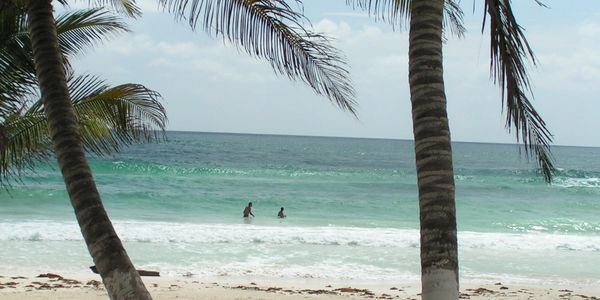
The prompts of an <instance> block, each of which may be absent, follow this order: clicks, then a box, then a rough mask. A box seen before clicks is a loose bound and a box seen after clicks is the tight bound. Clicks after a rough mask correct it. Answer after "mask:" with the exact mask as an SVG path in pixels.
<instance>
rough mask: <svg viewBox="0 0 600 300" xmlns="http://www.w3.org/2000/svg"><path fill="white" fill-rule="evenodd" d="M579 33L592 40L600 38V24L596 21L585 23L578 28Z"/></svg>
mask: <svg viewBox="0 0 600 300" xmlns="http://www.w3.org/2000/svg"><path fill="white" fill-rule="evenodd" d="M577 33H579V34H580V35H583V36H586V37H590V38H600V22H598V21H596V20H588V21H585V22H583V23H582V24H581V25H580V26H579V28H577Z"/></svg>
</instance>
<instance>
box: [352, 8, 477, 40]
mask: <svg viewBox="0 0 600 300" xmlns="http://www.w3.org/2000/svg"><path fill="white" fill-rule="evenodd" d="M445 2H446V4H445V5H444V30H446V29H450V32H451V33H453V34H454V35H456V36H458V37H463V36H464V34H465V32H466V29H465V27H464V25H463V23H464V22H463V15H464V14H463V11H462V9H461V8H460V6H459V5H458V3H456V1H455V0H445ZM410 3H411V0H346V4H347V5H349V6H351V7H353V8H354V9H360V10H363V11H367V12H368V13H369V15H372V16H373V17H375V19H376V20H379V19H381V20H383V21H384V22H387V23H390V24H391V25H392V26H394V27H396V26H399V27H400V29H402V28H403V27H404V26H405V25H406V22H408V20H409V17H410Z"/></svg>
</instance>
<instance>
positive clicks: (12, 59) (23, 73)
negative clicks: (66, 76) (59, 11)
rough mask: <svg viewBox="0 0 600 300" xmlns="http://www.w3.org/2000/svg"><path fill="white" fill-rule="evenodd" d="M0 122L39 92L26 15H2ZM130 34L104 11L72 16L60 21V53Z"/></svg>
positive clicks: (19, 12)
mask: <svg viewBox="0 0 600 300" xmlns="http://www.w3.org/2000/svg"><path fill="white" fill-rule="evenodd" d="M0 26H1V27H0V120H1V119H2V118H1V117H3V116H6V115H8V114H10V113H11V111H14V110H15V109H16V108H17V107H20V106H22V105H23V104H24V101H25V99H27V96H28V95H31V94H35V93H36V92H37V78H36V77H35V67H34V65H33V56H32V55H33V52H32V50H31V41H30V38H29V34H28V31H27V25H26V23H25V12H24V11H22V10H19V9H16V8H15V9H13V10H6V11H2V12H0ZM126 31H128V28H127V25H126V24H124V23H123V22H121V21H119V19H118V18H117V17H115V16H113V15H110V14H109V13H108V12H106V11H103V10H101V9H86V10H78V11H73V12H69V13H67V14H64V15H61V16H59V17H58V18H57V33H58V38H59V43H60V45H59V46H60V49H61V53H62V54H63V56H64V57H65V62H66V63H65V65H66V67H67V68H68V66H69V65H68V57H69V56H74V55H75V54H77V53H81V52H84V51H85V50H86V49H87V48H89V47H92V46H95V45H97V44H98V43H100V42H101V41H102V40H105V39H106V38H109V37H112V36H114V35H116V34H118V33H122V32H126Z"/></svg>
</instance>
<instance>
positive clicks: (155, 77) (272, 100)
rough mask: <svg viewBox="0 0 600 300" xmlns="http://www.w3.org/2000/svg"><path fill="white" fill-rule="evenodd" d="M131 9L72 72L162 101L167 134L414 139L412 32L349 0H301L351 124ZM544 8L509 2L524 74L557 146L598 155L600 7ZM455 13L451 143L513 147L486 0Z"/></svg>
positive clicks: (474, 0) (211, 46) (167, 18)
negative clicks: (492, 69)
mask: <svg viewBox="0 0 600 300" xmlns="http://www.w3.org/2000/svg"><path fill="white" fill-rule="evenodd" d="M83 2H85V1H83ZM137 2H138V3H139V4H140V6H141V7H142V9H143V13H144V15H143V17H142V18H141V19H137V20H129V21H127V22H128V23H129V24H130V28H131V30H132V32H130V33H127V34H122V35H120V36H118V37H116V38H112V39H110V40H108V41H106V42H105V43H103V44H102V45H98V46H97V47H95V48H94V49H92V50H90V51H88V52H86V53H85V55H82V56H79V57H77V59H76V60H75V61H74V62H73V64H74V67H75V70H76V72H77V73H79V74H81V73H90V74H95V75H99V76H100V77H101V78H103V79H105V80H107V81H108V82H109V83H111V84H114V85H117V84H122V83H126V82H130V83H141V84H144V85H145V86H146V87H148V88H150V89H153V90H156V91H158V92H159V93H161V94H162V96H163V98H164V101H163V104H164V105H165V107H166V110H167V114H168V117H169V124H168V128H167V129H168V130H181V131H202V132H236V133H259V134H284V135H288V134H289V135H316V136H343V137H368V138H394V139H412V123H411V116H410V98H409V89H408V78H407V74H408V34H407V32H405V31H402V30H398V28H396V30H393V28H392V27H391V26H390V25H389V24H387V23H384V22H377V21H376V20H374V19H373V18H370V17H369V16H367V15H366V14H364V13H363V12H360V11H354V10H352V8H350V7H348V6H346V4H345V0H304V1H303V3H304V6H303V9H304V13H305V15H306V16H307V17H308V19H309V20H310V22H311V24H312V27H313V29H314V30H315V31H317V32H322V33H325V34H327V35H329V36H331V37H333V38H334V41H333V44H334V45H335V46H336V47H337V48H338V49H340V51H341V52H342V53H343V54H344V55H345V57H346V58H347V62H348V67H349V69H350V72H351V76H352V82H353V83H354V87H355V89H356V92H357V98H356V100H357V102H358V109H357V110H358V119H357V118H355V117H354V116H352V115H351V114H350V113H347V112H343V111H341V110H340V109H339V108H337V107H336V106H334V105H333V104H331V102H329V100H328V99H327V98H325V97H323V96H319V95H317V94H315V93H314V92H313V91H312V90H311V89H310V88H309V87H308V86H307V85H306V84H304V83H302V82H294V81H290V80H289V79H288V78H286V77H282V76H277V75H276V74H275V73H274V72H273V70H272V69H271V67H270V64H269V63H268V62H267V61H265V60H259V59H257V58H254V57H251V56H250V55H248V54H247V53H246V52H244V51H243V50H241V49H240V48H237V47H236V46H234V45H231V44H229V43H226V42H224V41H223V40H222V39H221V38H215V37H211V36H209V35H208V34H207V33H206V32H204V31H202V29H201V27H199V28H198V30H197V31H192V30H191V29H190V27H189V26H188V25H187V24H186V23H183V22H177V21H175V20H174V18H173V16H172V15H170V14H168V13H165V12H163V11H162V10H160V9H158V7H157V4H156V3H157V1H156V0H138V1H137ZM544 2H545V4H546V5H548V6H549V8H544V7H540V6H538V5H537V4H535V1H533V0H518V1H513V6H514V10H515V13H516V16H517V20H518V21H519V23H520V24H521V25H522V26H523V28H524V29H525V34H526V36H527V38H528V40H529V42H530V44H531V46H532V48H533V50H534V52H535V54H536V58H537V62H538V64H537V67H532V68H530V69H529V74H530V78H531V83H532V85H533V93H534V98H533V104H534V106H535V107H536V109H537V110H538V112H539V113H540V114H541V115H542V117H543V118H544V120H545V121H546V123H547V124H548V127H549V128H550V131H551V132H552V134H553V135H554V144H556V145H572V146H594V147H600V135H598V134H596V132H595V131H596V129H597V128H600V118H599V117H598V113H599V112H600V101H598V100H600V99H598V98H599V97H600V1H598V0H578V1H564V0H545V1H544ZM83 6H85V5H84V4H75V5H74V6H72V8H77V7H83ZM461 6H462V8H463V10H464V12H465V26H466V28H467V33H466V36H465V37H464V38H461V39H459V38H456V37H453V36H447V38H448V39H447V42H446V43H445V45H444V78H445V87H446V95H447V100H448V114H449V120H450V130H451V134H452V139H453V140H454V141H467V142H490V143H514V142H515V141H516V139H515V137H514V135H513V134H512V133H509V132H508V131H507V130H506V128H505V115H504V114H503V110H502V103H501V99H500V90H499V88H498V87H497V86H495V85H494V84H493V82H492V81H491V80H490V73H489V46H488V45H489V34H488V32H487V31H485V32H484V33H482V30H481V23H482V19H483V13H482V7H483V1H482V0H462V1H461Z"/></svg>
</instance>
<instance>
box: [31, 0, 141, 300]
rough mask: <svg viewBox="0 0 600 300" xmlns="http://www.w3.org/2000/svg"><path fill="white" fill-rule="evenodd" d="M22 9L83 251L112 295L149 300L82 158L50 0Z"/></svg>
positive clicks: (113, 297)
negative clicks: (83, 247)
mask: <svg viewBox="0 0 600 300" xmlns="http://www.w3.org/2000/svg"><path fill="white" fill-rule="evenodd" d="M27 14H28V20H27V22H28V23H27V26H28V29H29V33H30V35H31V40H32V48H33V54H34V61H35V69H36V72H37V78H38V80H39V85H40V90H41V93H42V99H43V101H44V108H45V112H46V116H47V117H48V123H49V127H50V134H51V137H52V142H53V144H54V151H55V153H56V157H57V159H58V166H59V168H60V170H61V172H62V175H63V178H64V181H65V184H66V186H67V191H68V193H69V197H70V199H71V204H72V205H73V208H74V210H75V215H76V216H77V221H78V222H79V226H80V228H81V233H82V234H83V238H84V239H85V242H86V244H87V247H88V250H89V252H90V254H91V256H92V258H93V259H94V263H95V264H96V267H97V269H98V272H99V273H100V275H101V276H102V281H103V282H104V286H105V287H106V290H107V292H108V295H109V297H110V298H111V299H151V297H150V294H149V293H148V291H147V290H146V287H145V286H144V283H143V282H142V280H141V279H140V276H139V274H138V273H137V271H136V270H135V268H134V267H133V264H132V263H131V261H130V259H129V257H128V256H127V252H125V249H124V248H123V245H122V244H121V240H119V237H118V236H117V234H116V233H115V230H114V228H113V226H112V223H111V222H110V220H109V218H108V215H107V214H106V211H105V210H104V207H103V205H102V201H101V200H100V195H99V194H98V190H97V189H96V184H95V183H94V179H93V178H92V173H91V171H90V168H89V166H88V164H87V161H86V159H85V154H84V150H83V147H82V144H81V139H80V137H79V128H78V125H77V120H76V116H75V114H74V112H73V107H72V106H71V101H70V97H69V91H68V89H67V84H66V78H65V71H64V67H63V63H62V57H61V55H60V52H59V48H58V42H57V36H56V24H55V21H54V16H53V15H52V0H30V1H29V3H28V8H27Z"/></svg>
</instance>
